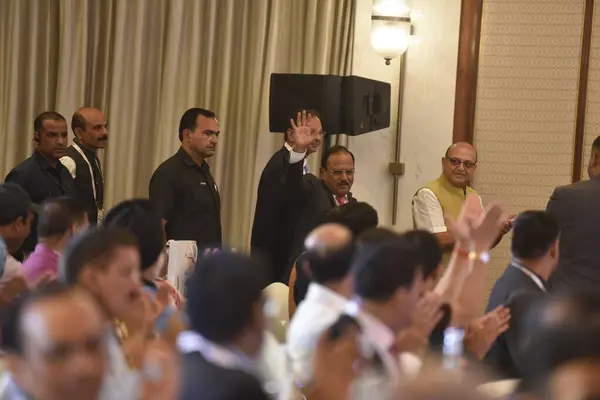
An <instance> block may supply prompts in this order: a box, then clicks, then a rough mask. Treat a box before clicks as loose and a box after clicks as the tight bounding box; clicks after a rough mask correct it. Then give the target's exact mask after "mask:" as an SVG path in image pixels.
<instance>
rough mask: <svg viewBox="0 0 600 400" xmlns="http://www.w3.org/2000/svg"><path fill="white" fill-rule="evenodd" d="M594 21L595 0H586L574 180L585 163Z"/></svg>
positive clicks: (574, 152)
mask: <svg viewBox="0 0 600 400" xmlns="http://www.w3.org/2000/svg"><path fill="white" fill-rule="evenodd" d="M593 23H594V0H586V2H585V15H584V18H583V37H582V43H581V58H580V61H579V88H578V92H577V114H576V119H575V144H574V146H573V176H572V181H573V182H578V181H579V180H581V172H582V164H583V142H584V140H585V138H584V135H585V108H586V105H587V89H588V77H589V71H590V50H591V47H592V27H593Z"/></svg>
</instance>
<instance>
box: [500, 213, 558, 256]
mask: <svg viewBox="0 0 600 400" xmlns="http://www.w3.org/2000/svg"><path fill="white" fill-rule="evenodd" d="M559 234H560V228H559V227H558V222H557V221H556V219H555V218H554V217H553V216H552V215H551V214H550V213H548V212H546V211H524V212H522V213H521V214H520V215H519V216H518V217H517V219H516V220H515V223H514V227H513V235H512V245H511V251H512V253H513V255H514V256H515V257H517V258H519V259H521V260H535V259H538V258H540V257H543V256H544V255H545V254H546V253H547V252H548V250H550V248H551V247H552V245H553V244H554V242H556V240H557V239H558V237H559Z"/></svg>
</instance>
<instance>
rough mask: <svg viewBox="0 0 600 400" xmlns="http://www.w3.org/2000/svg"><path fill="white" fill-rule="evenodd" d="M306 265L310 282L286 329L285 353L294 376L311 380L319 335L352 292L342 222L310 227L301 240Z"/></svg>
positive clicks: (349, 240) (346, 236)
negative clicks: (340, 223) (307, 233)
mask: <svg viewBox="0 0 600 400" xmlns="http://www.w3.org/2000/svg"><path fill="white" fill-rule="evenodd" d="M304 245H305V247H306V249H307V253H308V256H307V261H306V262H305V263H304V264H303V265H302V266H301V268H306V269H307V270H308V271H307V272H308V274H310V276H311V279H312V282H311V283H310V285H309V287H308V292H307V294H306V297H305V299H304V300H303V301H302V302H301V303H300V305H299V306H298V308H297V309H296V312H295V313H294V317H293V318H292V321H291V323H290V327H289V329H288V333H287V353H288V356H289V359H290V361H291V363H292V368H293V370H294V375H295V378H297V379H300V380H301V381H302V382H303V383H305V384H309V383H310V382H311V381H312V378H313V376H312V371H313V368H312V367H313V358H314V352H315V350H316V347H317V343H318V341H319V337H320V336H321V334H322V333H323V332H325V330H326V329H328V328H329V327H330V326H331V325H332V324H333V323H334V322H335V321H337V319H338V318H339V316H340V315H341V314H342V313H343V312H344V310H345V307H346V303H347V301H348V298H349V297H350V295H351V294H352V281H351V279H350V277H349V274H348V272H349V269H350V263H351V260H352V255H353V251H352V250H353V246H352V232H350V230H348V229H347V228H345V227H343V226H342V225H338V224H325V225H321V226H320V227H318V228H316V229H315V230H314V231H312V232H311V233H310V234H309V235H308V237H307V238H306V241H305V243H304Z"/></svg>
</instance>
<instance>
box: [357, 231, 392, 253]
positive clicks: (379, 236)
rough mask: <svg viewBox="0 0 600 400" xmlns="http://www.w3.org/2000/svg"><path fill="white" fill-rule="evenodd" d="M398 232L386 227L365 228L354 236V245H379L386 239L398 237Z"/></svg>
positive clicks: (358, 246) (360, 246)
mask: <svg viewBox="0 0 600 400" xmlns="http://www.w3.org/2000/svg"><path fill="white" fill-rule="evenodd" d="M398 236H399V235H398V233H396V232H394V231H393V230H391V229H388V228H382V227H380V226H379V227H376V228H369V229H365V230H364V231H363V232H362V233H361V234H359V235H358V236H357V237H356V247H357V248H359V249H360V248H363V247H365V246H373V245H376V246H377V245H380V244H381V243H383V242H387V241H388V240H394V239H396V238H398Z"/></svg>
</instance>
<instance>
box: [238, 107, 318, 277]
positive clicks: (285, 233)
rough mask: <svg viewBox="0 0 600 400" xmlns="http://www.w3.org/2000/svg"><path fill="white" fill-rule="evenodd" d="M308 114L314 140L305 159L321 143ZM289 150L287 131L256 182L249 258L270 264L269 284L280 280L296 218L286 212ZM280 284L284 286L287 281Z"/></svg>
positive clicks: (315, 119) (305, 167)
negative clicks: (279, 146)
mask: <svg viewBox="0 0 600 400" xmlns="http://www.w3.org/2000/svg"><path fill="white" fill-rule="evenodd" d="M308 113H309V114H310V115H311V116H312V117H313V118H311V119H310V120H309V121H308V122H307V125H308V128H310V129H311V132H312V133H313V135H314V137H313V140H312V142H311V143H310V144H309V146H308V147H307V148H306V156H308V155H310V154H312V153H314V152H316V151H318V150H319V147H320V146H321V142H322V140H323V126H322V124H321V120H320V118H319V114H318V112H317V111H315V110H309V111H308ZM295 117H296V113H295V114H294V118H295ZM293 147H294V139H293V135H292V130H291V129H288V131H287V132H286V134H285V143H284V145H283V147H282V148H281V149H279V150H278V151H277V152H276V153H275V154H273V156H272V157H271V159H270V160H269V162H268V163H267V165H266V166H265V169H264V170H263V172H262V174H261V176H260V181H259V182H258V196H257V199H256V209H255V211H254V223H253V224H252V238H251V240H250V245H251V252H252V255H258V256H260V257H262V258H263V259H264V261H265V262H266V263H268V264H269V265H270V267H271V275H270V278H269V283H271V282H280V281H283V278H284V272H285V269H286V267H287V266H288V265H287V262H288V260H289V257H290V252H291V248H292V239H293V236H292V229H293V226H294V222H295V217H296V216H295V215H293V214H292V213H291V212H290V207H289V202H288V201H287V192H286V190H285V178H286V171H287V166H288V165H289V164H288V159H289V157H290V151H291V150H292V148H293ZM302 173H303V174H308V173H310V172H309V169H308V165H307V163H306V157H305V158H304V159H303V160H302ZM284 283H286V284H287V281H284Z"/></svg>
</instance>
